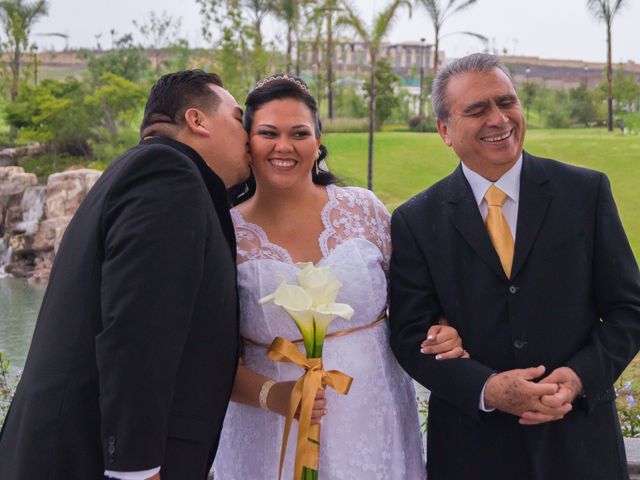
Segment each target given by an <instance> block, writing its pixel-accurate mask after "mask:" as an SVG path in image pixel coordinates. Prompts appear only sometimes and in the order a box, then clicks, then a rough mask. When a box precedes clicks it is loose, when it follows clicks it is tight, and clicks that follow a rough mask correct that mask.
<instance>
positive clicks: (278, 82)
mask: <svg viewBox="0 0 640 480" xmlns="http://www.w3.org/2000/svg"><path fill="white" fill-rule="evenodd" d="M285 98H293V99H295V100H298V101H300V102H302V103H304V104H305V105H306V106H307V107H308V108H309V110H310V111H311V116H312V117H313V123H314V126H315V134H316V137H317V138H320V137H321V135H322V122H321V121H320V117H319V115H318V105H317V104H316V101H315V99H314V98H313V96H312V95H311V93H310V92H309V87H308V86H307V84H306V83H305V82H304V80H302V79H301V78H300V77H296V76H295V75H291V74H288V73H284V74H283V73H277V74H275V75H270V76H268V77H266V78H264V79H262V80H260V81H259V82H258V83H257V84H256V88H254V89H253V91H252V92H251V93H249V95H248V96H247V100H246V101H245V112H244V128H245V130H246V131H247V133H249V132H251V126H252V125H253V119H254V117H255V114H256V112H257V111H258V110H260V108H261V107H262V106H263V105H264V104H266V103H269V102H271V101H273V100H282V99H285ZM328 153H329V152H328V151H327V147H325V146H324V145H322V144H321V145H320V156H319V157H318V159H317V160H316V162H317V168H316V166H314V167H313V168H312V169H311V178H312V180H313V183H315V184H316V185H329V184H334V183H338V178H337V177H336V176H335V175H334V174H333V173H331V172H329V171H327V170H325V169H323V168H322V166H321V165H322V164H321V162H322V161H323V160H324V159H325V158H326V157H327V155H328ZM255 191H256V180H255V178H254V176H253V173H251V175H250V176H249V178H248V179H247V180H246V181H245V182H244V183H242V184H240V185H236V186H235V187H231V188H230V189H229V198H230V200H231V204H232V205H238V204H239V203H242V202H244V201H245V200H247V199H249V198H251V197H252V196H253V194H254V193H255Z"/></svg>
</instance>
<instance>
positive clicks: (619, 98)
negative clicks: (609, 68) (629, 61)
mask: <svg viewBox="0 0 640 480" xmlns="http://www.w3.org/2000/svg"><path fill="white" fill-rule="evenodd" d="M638 97H640V85H639V84H638V83H637V82H636V79H635V77H634V75H632V74H629V73H626V72H625V71H624V70H623V69H622V67H620V68H618V69H616V71H615V72H614V73H613V100H614V101H615V104H616V113H618V112H619V111H621V110H627V111H633V109H634V106H635V104H636V102H637V101H638Z"/></svg>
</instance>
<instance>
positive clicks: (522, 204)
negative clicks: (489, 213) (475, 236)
mask: <svg viewBox="0 0 640 480" xmlns="http://www.w3.org/2000/svg"><path fill="white" fill-rule="evenodd" d="M547 182H548V178H547V176H546V174H545V172H544V170H543V169H542V166H541V165H540V164H539V162H537V159H536V158H535V157H533V156H531V155H529V154H528V153H527V152H523V159H522V173H521V174H520V199H519V201H518V226H517V228H516V244H515V253H514V258H513V267H512V269H511V278H515V276H516V275H517V274H518V272H519V271H520V269H521V268H522V266H523V265H524V262H525V260H526V259H527V255H529V252H530V250H531V247H532V246H533V243H534V242H535V239H536V237H537V236H538V232H539V231H540V227H541V226H542V221H543V220H544V217H545V215H546V213H547V209H548V208H549V204H550V203H551V199H552V198H553V197H552V195H551V194H550V193H549V192H548V191H547V189H546V188H545V185H546V183H547Z"/></svg>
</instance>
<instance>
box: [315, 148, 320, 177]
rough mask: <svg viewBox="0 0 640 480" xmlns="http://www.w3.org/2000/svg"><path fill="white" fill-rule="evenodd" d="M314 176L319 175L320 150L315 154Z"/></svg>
mask: <svg viewBox="0 0 640 480" xmlns="http://www.w3.org/2000/svg"><path fill="white" fill-rule="evenodd" d="M315 168H316V176H318V175H320V150H318V152H317V153H316V158H315Z"/></svg>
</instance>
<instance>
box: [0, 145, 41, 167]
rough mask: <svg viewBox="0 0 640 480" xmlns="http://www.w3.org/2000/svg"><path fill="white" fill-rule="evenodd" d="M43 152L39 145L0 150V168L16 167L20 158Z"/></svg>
mask: <svg viewBox="0 0 640 480" xmlns="http://www.w3.org/2000/svg"><path fill="white" fill-rule="evenodd" d="M43 151H44V147H43V146H42V145H40V144H35V145H28V146H26V147H12V148H3V149H2V150H0V167H5V166H11V165H16V163H17V162H18V159H19V158H20V157H25V156H27V155H37V154H38V153H42V152H43Z"/></svg>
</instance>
